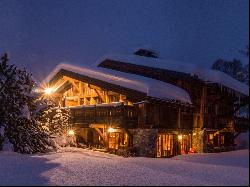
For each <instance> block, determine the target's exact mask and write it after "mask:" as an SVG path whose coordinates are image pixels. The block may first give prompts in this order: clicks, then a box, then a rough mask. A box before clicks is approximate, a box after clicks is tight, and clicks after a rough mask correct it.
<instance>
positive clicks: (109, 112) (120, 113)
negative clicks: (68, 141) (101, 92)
mask: <svg viewBox="0 0 250 187" xmlns="http://www.w3.org/2000/svg"><path fill="white" fill-rule="evenodd" d="M70 113H71V122H72V124H78V125H80V126H81V127H88V126H89V124H93V123H105V124H115V125H120V126H121V125H125V126H126V127H127V128H130V127H133V126H135V125H136V124H137V121H138V119H137V116H138V115H137V110H136V108H135V107H134V106H129V105H123V104H119V105H115V104H114V105H113V104H100V105H85V106H84V105H82V106H77V107H71V108H70Z"/></svg>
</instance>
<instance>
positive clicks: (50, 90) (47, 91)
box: [44, 88, 53, 95]
mask: <svg viewBox="0 0 250 187" xmlns="http://www.w3.org/2000/svg"><path fill="white" fill-rule="evenodd" d="M44 93H46V94H47V95H51V94H52V93H53V88H45V89H44Z"/></svg>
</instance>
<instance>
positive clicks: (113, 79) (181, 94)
mask: <svg viewBox="0 0 250 187" xmlns="http://www.w3.org/2000/svg"><path fill="white" fill-rule="evenodd" d="M61 69H64V70H67V71H71V72H75V73H78V74H81V75H84V76H87V77H90V78H93V79H98V80H101V81H104V82H107V83H111V84H114V85H118V86H122V87H124V88H129V89H132V90H136V91H139V92H142V93H145V94H147V96H148V97H153V98H158V99H163V100H178V101H181V102H182V103H189V104H191V103H192V102H191V99H190V96H189V94H188V93H187V92H186V91H185V90H183V89H182V88H179V87H177V86H174V85H172V84H168V83H165V82H162V81H158V80H155V79H151V78H146V77H143V76H139V75H134V74H129V73H123V72H119V71H114V70H109V69H104V68H98V67H84V66H82V65H81V66H79V65H74V64H68V63H67V64H66V63H61V64H59V65H57V66H56V67H55V69H54V70H53V71H52V72H51V73H50V74H49V75H48V76H47V77H46V78H45V80H44V81H43V82H45V83H48V82H49V81H50V80H51V79H52V78H53V77H54V76H55V75H56V74H57V73H58V72H59V71H60V70H61Z"/></svg>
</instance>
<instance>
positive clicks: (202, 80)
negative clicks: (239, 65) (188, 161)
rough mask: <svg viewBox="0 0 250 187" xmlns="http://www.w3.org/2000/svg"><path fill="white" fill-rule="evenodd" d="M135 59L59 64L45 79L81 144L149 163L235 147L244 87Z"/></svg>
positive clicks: (141, 54)
mask: <svg viewBox="0 0 250 187" xmlns="http://www.w3.org/2000/svg"><path fill="white" fill-rule="evenodd" d="M135 54H136V55H131V56H107V57H104V58H103V59H102V60H101V61H98V64H97V66H98V67H92V68H86V67H82V66H79V65H69V64H60V65H58V66H57V67H56V68H55V70H54V71H52V73H51V74H50V75H49V76H48V77H47V79H46V80H45V82H47V83H48V84H49V85H50V87H51V88H52V90H53V94H52V97H53V99H54V100H55V101H57V103H58V104H60V105H61V106H64V107H70V111H71V122H72V125H73V127H74V128H75V131H76V136H77V137H78V138H77V139H78V141H79V142H82V143H85V144H87V145H100V146H104V147H106V148H108V149H109V150H110V151H115V152H119V150H126V149H133V151H135V152H136V154H137V155H138V156H150V157H171V156H175V155H178V154H186V153H188V152H192V151H197V152H210V151H222V150H232V149H233V146H234V138H235V137H236V136H237V135H238V134H239V133H240V132H242V131H244V130H246V129H248V119H246V118H239V117H236V115H235V114H236V112H237V110H238V109H239V108H240V107H242V106H244V105H245V104H246V103H247V102H248V86H247V85H243V84H242V83H240V82H238V81H237V80H235V79H232V78H230V77H229V76H227V75H225V74H223V73H221V72H217V71H213V70H204V69H201V68H197V67H195V66H193V65H190V66H189V65H187V64H179V66H178V63H175V62H172V61H171V62H170V63H168V61H166V62H165V61H163V60H161V59H158V56H156V55H155V56H152V54H151V53H150V52H145V50H143V49H142V50H140V51H137V52H136V53H135ZM147 54H150V56H147ZM171 64H172V65H171Z"/></svg>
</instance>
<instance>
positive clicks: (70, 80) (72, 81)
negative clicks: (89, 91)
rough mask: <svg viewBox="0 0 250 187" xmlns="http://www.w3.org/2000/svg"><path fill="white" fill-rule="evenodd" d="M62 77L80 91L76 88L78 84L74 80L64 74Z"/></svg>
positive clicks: (79, 91)
mask: <svg viewBox="0 0 250 187" xmlns="http://www.w3.org/2000/svg"><path fill="white" fill-rule="evenodd" d="M63 79H65V80H68V81H69V82H70V83H71V84H72V85H73V86H74V87H75V88H76V90H77V91H78V93H81V90H80V89H79V88H78V86H77V85H76V83H75V80H74V79H72V78H69V77H66V76H63Z"/></svg>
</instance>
